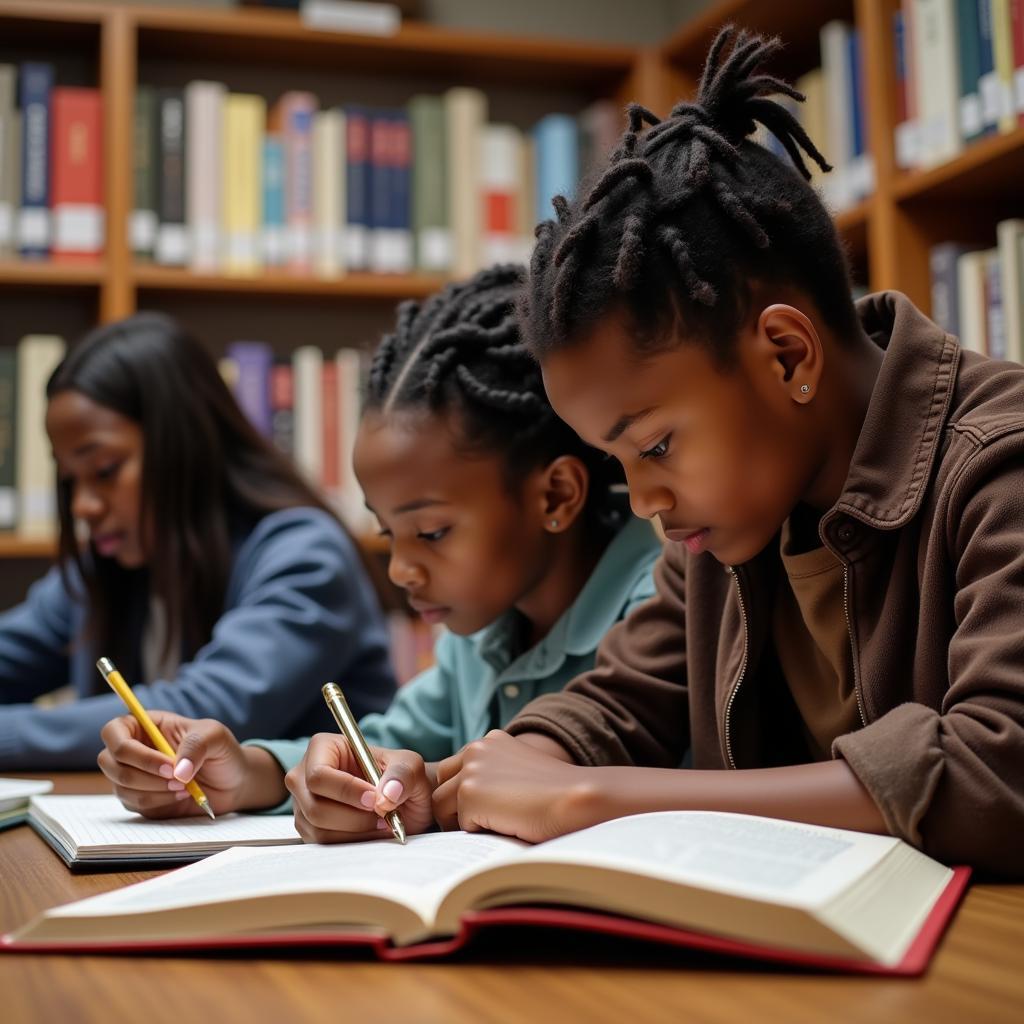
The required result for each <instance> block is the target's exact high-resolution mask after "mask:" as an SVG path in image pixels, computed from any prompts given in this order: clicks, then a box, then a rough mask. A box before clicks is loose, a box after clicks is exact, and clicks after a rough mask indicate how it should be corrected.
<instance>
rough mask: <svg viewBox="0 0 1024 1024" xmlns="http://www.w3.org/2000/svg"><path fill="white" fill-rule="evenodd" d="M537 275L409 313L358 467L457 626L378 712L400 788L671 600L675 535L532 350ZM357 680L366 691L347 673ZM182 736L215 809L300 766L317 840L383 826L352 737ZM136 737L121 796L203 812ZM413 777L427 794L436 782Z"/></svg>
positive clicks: (117, 724) (383, 365) (509, 275)
mask: <svg viewBox="0 0 1024 1024" xmlns="http://www.w3.org/2000/svg"><path fill="white" fill-rule="evenodd" d="M523 277H524V274H523V271H522V270H521V268H518V267H512V266H506V267H497V268H494V269H491V270H487V271H484V272H482V273H480V274H478V275H476V277H474V278H472V279H471V280H470V281H469V282H468V283H466V284H463V285H457V286H450V287H448V288H447V289H445V290H444V291H443V292H442V293H440V294H439V295H437V296H435V297H434V298H432V299H431V300H430V301H428V302H427V303H426V304H425V305H424V306H423V307H422V309H421V308H420V307H419V306H417V305H415V304H411V303H410V304H406V305H404V306H403V307H401V309H400V311H399V315H398V322H397V328H396V331H395V333H394V334H392V335H390V336H389V337H388V338H386V339H385V340H384V342H383V343H382V344H381V346H380V349H379V350H378V352H377V354H376V357H375V358H374V362H373V368H372V371H371V374H370V380H369V394H368V400H367V407H366V411H365V413H364V416H363V420H362V422H361V424H360V428H359V433H358V436H357V440H356V447H355V469H356V474H357V476H358V477H359V481H360V483H361V485H362V487H363V491H364V493H365V495H366V500H367V504H368V505H369V506H370V507H371V508H372V509H373V511H374V513H375V514H376V516H377V518H378V520H379V521H380V523H381V526H382V532H383V534H384V535H385V536H387V537H388V538H389V540H390V543H391V561H390V575H391V579H392V580H393V581H394V582H395V583H396V584H397V585H398V586H400V587H402V588H403V589H404V590H405V591H406V593H407V595H408V599H409V603H410V605H411V606H412V608H413V609H414V610H415V611H416V612H418V613H419V614H420V615H421V616H422V617H423V619H424V620H426V621H427V622H429V623H431V624H443V625H444V626H445V627H446V629H445V631H444V632H443V633H442V635H441V637H440V639H439V640H438V643H437V649H436V659H437V664H436V666H435V667H434V668H432V669H429V670H428V671H426V672H424V673H423V674H422V675H420V676H418V677H417V678H416V679H414V680H413V681H411V682H410V683H408V684H407V685H406V686H404V687H403V688H402V689H401V690H399V693H398V696H397V697H396V699H395V701H394V703H393V704H392V705H391V707H390V708H388V710H387V711H386V712H385V713H384V714H381V715H369V716H367V717H366V718H364V719H363V720H362V722H361V726H362V729H363V732H364V734H365V736H366V739H367V741H368V742H369V743H371V744H374V745H376V746H377V747H378V748H389V749H388V750H387V751H382V750H378V753H379V755H380V756H381V757H382V758H386V759H389V760H390V761H391V763H392V765H393V775H392V788H391V790H389V793H391V794H392V795H394V788H395V786H396V785H398V784H399V780H398V778H397V776H396V774H395V772H397V771H398V770H399V769H398V767H397V766H398V765H400V764H402V763H411V762H415V763H416V764H417V765H418V766H419V768H420V771H421V773H423V774H424V775H427V774H429V773H430V771H431V768H430V767H429V765H428V766H424V761H426V762H434V761H438V760H440V759H441V758H443V757H447V756H449V755H450V754H452V753H453V752H454V751H456V750H458V749H459V748H460V747H462V746H463V745H464V744H465V743H467V742H469V741H470V740H473V739H476V738H477V737H480V736H483V735H484V734H485V733H486V732H487V731H488V730H489V729H492V728H494V727H496V726H498V725H501V724H503V723H505V722H507V721H508V720H509V719H511V718H512V717H513V716H514V715H515V714H516V713H517V712H518V711H519V710H520V709H521V708H522V707H523V706H524V705H525V704H527V703H528V702H529V701H530V700H531V699H532V698H533V697H535V696H539V695H540V694H542V693H551V692H554V691H557V690H559V689H560V688H561V687H562V686H563V685H564V683H565V682H566V681H567V680H569V679H571V678H572V677H573V676H575V675H577V674H578V673H580V672H582V671H584V670H585V669H587V668H590V667H591V666H592V665H593V662H594V652H595V650H596V648H597V644H598V641H599V640H600V639H601V637H602V635H603V634H604V633H605V632H606V631H607V630H608V629H609V628H610V627H611V626H612V625H613V624H614V623H615V622H616V621H617V620H618V619H620V618H622V617H623V616H624V615H625V614H626V613H627V612H628V611H629V610H630V609H632V608H633V607H634V606H636V605H637V604H638V603H639V602H641V601H644V600H646V599H648V598H649V597H651V596H652V594H653V592H654V590H653V584H652V581H651V570H652V568H653V565H654V562H655V560H656V559H657V556H658V554H659V552H660V549H661V545H660V542H659V541H658V539H657V538H656V536H655V535H654V532H653V531H652V530H651V528H650V526H649V525H648V524H647V523H645V522H641V521H640V520H637V519H632V518H631V517H629V515H628V509H626V507H625V502H624V500H623V496H622V494H621V493H618V491H620V490H621V488H620V487H617V486H616V485H618V483H619V481H621V474H620V471H619V469H618V467H617V466H616V465H615V463H613V462H611V461H610V460H606V459H605V458H604V457H603V456H602V455H600V454H599V453H598V452H596V451H595V450H594V449H592V448H590V447H588V446H587V445H584V444H583V443H582V442H580V440H579V438H577V437H576V435H575V434H574V433H573V432H572V431H571V430H569V429H568V427H566V426H565V424H564V423H562V422H561V421H560V420H559V419H558V418H557V417H556V416H555V415H554V413H553V412H552V411H551V407H550V406H549V405H548V402H547V399H546V398H545V396H544V390H543V387H542V384H541V379H540V373H539V370H538V367H537V364H536V362H535V361H534V360H533V358H532V357H531V356H530V355H529V353H528V352H527V351H526V349H525V348H524V347H523V345H522V344H521V343H520V341H519V337H518V328H517V323H516V319H515V315H514V305H515V302H516V299H517V297H518V295H519V294H520V292H521V288H522V281H523ZM325 680H326V677H325ZM337 681H338V682H339V683H340V684H341V685H342V686H343V687H344V688H346V689H347V680H346V679H345V677H344V676H339V677H337ZM167 717H168V716H164V718H165V719H166V718H167ZM175 731H176V732H177V733H178V734H179V735H180V736H181V743H180V746H178V747H177V748H176V749H177V753H178V760H177V769H178V770H177V773H176V774H177V775H178V777H179V779H185V780H187V779H188V778H189V777H191V775H192V773H193V772H194V771H195V772H197V776H196V777H197V778H198V780H199V782H200V785H202V787H203V789H204V791H205V792H206V794H207V795H208V796H209V798H210V801H211V803H212V804H213V807H214V809H215V810H217V811H226V810H232V809H244V808H259V807H270V806H273V805H276V804H279V803H280V802H281V800H282V799H283V798H284V797H285V796H286V795H287V793H286V790H285V772H288V773H289V774H288V778H287V788H288V789H289V790H290V791H291V792H292V794H293V795H294V798H295V799H294V804H295V817H296V824H297V827H298V829H299V832H300V833H301V834H302V835H303V837H304V838H306V839H307V840H309V841H315V842H332V841H338V840H342V839H359V838H367V837H368V836H371V837H375V836H379V835H380V834H381V833H380V831H378V829H377V821H378V820H379V818H378V816H377V815H376V814H375V813H373V811H371V810H367V809H364V807H362V806H361V805H360V798H361V797H362V796H363V794H365V793H369V794H370V795H371V797H372V795H373V787H372V786H370V784H369V783H367V782H365V781H363V780H362V778H361V776H360V773H359V770H358V767H357V766H356V764H355V763H354V761H353V759H352V757H351V754H350V752H349V749H348V747H347V745H346V743H345V741H344V740H343V739H342V737H341V736H340V735H339V734H338V732H337V730H336V729H332V730H331V731H330V732H329V733H325V734H322V735H319V736H314V737H313V739H312V741H311V742H310V744H309V750H308V752H306V744H305V742H302V743H286V742H277V743H272V742H265V741H262V740H261V741H258V745H247V746H245V747H240V746H239V744H238V743H237V741H236V740H235V739H234V737H233V736H232V735H231V732H230V730H229V729H228V728H225V726H223V725H219V724H218V723H215V722H200V723H191V722H183V721H181V720H176V721H175ZM134 735H135V730H134V729H133V727H132V726H131V722H130V720H125V719H119V720H117V721H114V722H111V723H110V724H109V725H108V726H107V728H106V729H105V730H104V738H105V740H106V743H107V749H106V750H105V751H104V753H103V754H102V755H101V757H100V766H101V767H102V769H103V771H104V772H106V774H107V775H108V776H109V778H110V779H111V781H112V782H113V783H114V788H115V792H116V793H117V795H118V796H119V797H120V798H121V800H122V801H123V802H124V803H125V805H126V806H128V807H129V808H132V809H136V810H139V811H141V812H142V813H144V814H147V815H151V816H165V815H170V814H182V813H184V814H191V813H194V812H193V809H192V808H191V807H190V806H189V801H185V800H184V799H183V798H184V797H185V796H187V794H185V793H183V791H182V782H181V781H178V780H171V781H167V779H166V777H163V778H162V777H161V776H160V774H159V773H160V771H161V769H163V771H164V773H165V776H166V774H169V772H170V763H169V760H168V759H167V758H165V757H164V756H163V755H161V754H158V753H156V752H155V751H154V750H152V749H151V748H150V747H149V746H148V745H144V744H143V743H139V742H136V741H135V740H134V739H133V737H134ZM395 748H410V749H409V750H403V751H402V752H400V753H398V754H396V753H395ZM411 751H416V752H417V753H416V754H413V753H411ZM303 754H305V760H304V761H302V758H303ZM300 761H302V763H300ZM404 784H406V785H408V786H409V787H410V788H416V787H419V788H426V787H425V783H424V782H423V780H422V779H407V780H405V782H404ZM169 790H176V791H177V792H169ZM176 798H181V802H178V800H177V799H176ZM371 803H372V800H371ZM403 817H404V823H405V826H406V829H407V831H409V832H410V833H415V832H422V831H423V830H424V829H425V828H427V827H429V826H430V825H431V824H432V823H433V815H432V812H431V807H430V799H429V790H428V791H427V796H426V799H425V800H424V801H421V802H419V803H416V802H412V803H407V804H406V806H405V808H404V810H403Z"/></svg>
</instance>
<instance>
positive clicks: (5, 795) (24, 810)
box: [0, 779, 53, 829]
mask: <svg viewBox="0 0 1024 1024" xmlns="http://www.w3.org/2000/svg"><path fill="white" fill-rule="evenodd" d="M51 789H53V783H52V782H50V781H49V780H48V779H0V829H5V828H10V827H11V826H12V825H20V824H21V822H23V821H25V820H26V819H27V817H28V802H29V800H30V799H31V798H32V797H33V796H39V795H41V794H43V793H49V792H50V790H51Z"/></svg>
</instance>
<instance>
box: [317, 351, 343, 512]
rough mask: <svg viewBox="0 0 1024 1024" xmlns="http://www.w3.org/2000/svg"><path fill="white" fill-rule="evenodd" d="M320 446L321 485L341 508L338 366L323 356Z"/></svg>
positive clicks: (337, 509)
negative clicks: (321, 460) (321, 458)
mask: <svg viewBox="0 0 1024 1024" xmlns="http://www.w3.org/2000/svg"><path fill="white" fill-rule="evenodd" d="M320 387H321V392H322V398H321V400H320V402H321V404H320V411H321V413H322V418H321V420H320V433H321V446H322V451H323V465H322V467H321V470H320V486H321V487H322V488H323V491H324V493H325V494H326V495H327V498H328V500H329V501H330V502H331V506H332V507H333V508H334V509H335V510H336V511H338V512H340V507H339V506H340V504H341V456H340V453H339V448H338V431H339V427H340V424H339V421H338V366H337V363H335V361H334V360H333V359H325V360H324V362H323V366H322V367H321V368H320Z"/></svg>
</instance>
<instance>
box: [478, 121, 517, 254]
mask: <svg viewBox="0 0 1024 1024" xmlns="http://www.w3.org/2000/svg"><path fill="white" fill-rule="evenodd" d="M480 147H481V153H480V186H481V192H482V196H483V201H484V202H485V203H486V204H487V205H486V207H485V209H488V210H489V208H490V206H491V205H492V204H495V203H497V204H498V205H504V204H507V205H508V207H509V209H508V210H506V211H505V212H506V213H507V215H508V217H507V230H504V229H503V230H495V229H494V225H493V224H492V223H489V222H488V223H485V224H484V230H483V242H482V247H481V248H482V261H483V265H484V266H490V265H491V264H494V263H509V262H512V261H515V260H516V259H518V257H519V251H520V236H519V234H518V231H517V227H518V216H517V210H516V205H517V201H518V199H519V197H520V195H521V189H520V186H519V168H520V167H521V166H522V161H523V156H522V148H523V133H522V132H521V131H519V129H518V128H515V127H514V126H512V125H510V124H488V125H485V126H484V130H483V133H482V135H481V137H480Z"/></svg>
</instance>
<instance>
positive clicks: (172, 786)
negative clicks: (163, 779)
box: [167, 779, 185, 793]
mask: <svg viewBox="0 0 1024 1024" xmlns="http://www.w3.org/2000/svg"><path fill="white" fill-rule="evenodd" d="M167 788H168V789H169V790H170V791H171V792H172V793H180V792H181V791H182V790H183V789H184V788H185V783H184V782H179V781H178V780H177V779H171V781H170V782H168V783H167Z"/></svg>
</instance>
